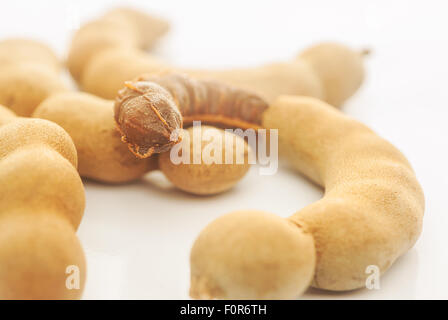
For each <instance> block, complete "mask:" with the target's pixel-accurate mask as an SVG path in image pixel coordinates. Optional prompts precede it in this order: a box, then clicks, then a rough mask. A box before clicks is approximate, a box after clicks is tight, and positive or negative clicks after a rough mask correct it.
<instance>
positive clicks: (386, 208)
mask: <svg viewBox="0 0 448 320" xmlns="http://www.w3.org/2000/svg"><path fill="white" fill-rule="evenodd" d="M263 125H264V126H265V127H266V128H269V129H278V133H279V150H280V154H281V155H283V156H285V157H286V158H287V159H288V160H289V162H290V163H291V164H292V165H293V167H294V168H296V169H297V170H298V171H299V172H301V173H303V174H304V175H306V176H307V177H308V178H310V179H311V180H313V181H315V182H316V183H318V184H320V185H322V186H323V187H324V188H325V195H324V197H323V198H322V199H321V200H320V201H318V202H316V203H313V204H311V205H309V206H307V207H305V208H304V209H302V210H300V211H298V212H297V213H295V214H294V215H293V216H291V217H290V218H288V219H284V218H281V217H278V216H275V215H272V214H269V213H265V212H257V211H239V212H236V213H231V214H228V215H225V216H223V217H221V218H219V219H217V220H216V221H214V222H212V223H211V224H210V225H208V226H207V227H206V228H205V229H204V230H203V231H202V232H201V234H200V235H199V237H198V238H197V240H196V241H195V244H194V246H193V248H192V251H191V289H190V294H191V295H192V297H194V298H230V299H232V298H245V299H251V298H252V299H264V298H277V299H286V298H295V297H297V296H298V295H300V294H301V293H302V292H303V291H304V290H306V288H307V287H308V285H309V284H310V283H312V285H313V286H314V287H317V288H321V289H326V290H334V291H340V290H352V289H357V288H361V287H364V286H365V283H366V279H367V277H368V276H369V275H368V274H366V269H367V267H369V266H376V267H378V269H379V270H380V272H381V273H384V272H385V271H386V270H387V269H388V268H389V267H390V266H391V265H392V264H393V263H394V261H396V259H397V258H398V257H400V256H401V255H402V254H403V253H405V252H406V251H407V250H409V249H410V248H411V247H412V246H413V245H414V243H415V242H416V241H417V239H418V237H419V235H420V232H421V228H422V220H423V214H424V196H423V191H422V189H421V187H420V185H419V183H418V181H417V179H416V177H415V173H414V172H413V170H412V168H411V166H410V164H409V162H408V161H407V159H406V158H405V157H404V156H403V155H402V154H401V152H400V151H398V150H397V149H396V148H395V147H394V146H392V145H391V144H390V143H389V142H387V141H386V140H384V139H382V138H380V137H379V136H377V135H376V134H375V133H374V132H373V131H372V130H370V129H369V128H367V127H366V126H365V125H363V124H361V123H359V122H358V121H355V120H353V119H351V118H349V117H347V116H345V115H343V114H342V113H340V112H339V111H337V110H335V109H334V108H331V106H330V105H328V104H326V103H324V102H322V101H319V100H317V99H314V98H310V97H294V96H282V97H280V98H278V99H277V100H276V101H275V102H274V103H273V104H272V105H271V106H270V107H269V108H268V109H267V110H266V111H265V113H264V114H263ZM242 253H245V254H244V255H243V256H244V258H243V259H236V257H237V256H240V257H241V256H242ZM310 270H311V272H310Z"/></svg>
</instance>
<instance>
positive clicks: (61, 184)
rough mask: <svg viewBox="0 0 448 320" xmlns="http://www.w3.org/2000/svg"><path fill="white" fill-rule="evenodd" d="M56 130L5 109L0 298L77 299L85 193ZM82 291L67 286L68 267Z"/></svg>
mask: <svg viewBox="0 0 448 320" xmlns="http://www.w3.org/2000/svg"><path fill="white" fill-rule="evenodd" d="M76 165H77V156H76V149H75V147H74V145H73V142H72V140H71V138H70V137H69V136H68V134H67V133H66V132H65V131H64V130H63V129H62V128H61V127H59V126H58V125H56V124H54V123H52V122H49V121H47V120H41V119H24V118H18V117H15V116H14V114H13V113H12V112H11V111H9V110H8V109H6V108H5V107H2V106H0V181H2V183H1V184H0V299H79V298H80V297H81V295H82V292H83V288H84V283H85V276H86V272H85V271H86V266H85V264H86V263H85V257H84V253H83V251H82V248H81V245H80V243H79V240H78V239H77V237H76V234H75V231H76V229H77V228H78V226H79V223H80V221H81V218H82V215H83V211H84V206H85V197H84V187H83V185H82V181H81V179H80V177H79V175H78V173H77V171H76ZM69 266H75V267H76V268H78V271H79V273H78V275H79V279H78V280H79V281H77V284H78V285H79V287H76V288H74V289H73V290H71V289H69V288H68V287H67V285H66V284H67V283H66V281H67V277H68V276H69V275H68V274H66V272H67V268H68V267H69Z"/></svg>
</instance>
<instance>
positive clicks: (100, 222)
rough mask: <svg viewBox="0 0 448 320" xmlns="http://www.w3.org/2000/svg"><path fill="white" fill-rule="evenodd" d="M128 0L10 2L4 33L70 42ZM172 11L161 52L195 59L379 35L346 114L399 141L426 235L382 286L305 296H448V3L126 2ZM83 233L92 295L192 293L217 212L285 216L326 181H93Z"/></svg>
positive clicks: (244, 57)
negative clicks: (195, 184)
mask: <svg viewBox="0 0 448 320" xmlns="http://www.w3.org/2000/svg"><path fill="white" fill-rule="evenodd" d="M117 3H120V1H98V0H95V1H91V0H89V1H86V0H84V1H49V0H47V1H42V0H41V1H23V0H14V1H1V4H0V37H2V38H4V37H10V36H13V35H28V36H34V37H37V38H41V39H43V40H45V41H47V42H48V43H50V44H52V45H53V47H55V48H56V49H57V50H58V51H59V53H61V54H64V53H65V50H66V48H67V44H68V43H69V39H70V34H69V32H70V29H71V28H73V22H75V25H76V21H78V18H79V20H80V21H83V20H85V19H88V18H90V17H93V16H95V15H96V14H99V13H100V12H102V10H104V9H105V8H106V7H107V6H110V5H113V4H117ZM126 3H134V4H135V5H136V6H139V7H146V8H147V9H148V11H149V12H153V13H158V14H160V15H162V16H164V17H166V18H168V19H169V20H171V21H172V22H173V28H172V31H171V33H170V34H169V36H168V37H166V38H165V39H164V40H163V41H162V43H161V44H160V46H159V47H158V48H157V49H156V54H157V55H159V56H161V57H164V58H165V59H167V60H170V61H172V62H175V63H178V64H182V65H187V66H201V67H203V66H210V67H212V66H220V67H227V66H238V65H241V66H243V65H248V64H250V65H256V64H259V63H263V62H268V61H275V60H279V59H289V58H292V57H294V56H295V55H296V54H297V52H298V51H299V50H300V49H301V48H304V47H306V46H307V45H309V44H312V43H315V42H317V41H319V40H327V39H329V40H337V41H342V42H343V43H347V44H350V45H352V46H354V47H360V48H362V47H365V46H367V47H369V48H371V49H372V50H373V54H372V55H371V56H370V57H369V59H368V60H367V69H368V73H367V74H368V77H367V81H366V82H365V84H364V86H363V87H362V89H361V90H360V91H359V93H358V94H357V95H356V96H355V97H353V98H352V99H351V100H350V101H349V102H348V103H347V105H346V106H345V108H344V112H346V113H347V114H349V115H351V116H353V117H355V118H357V119H359V120H361V121H363V122H365V123H366V124H368V125H369V126H371V127H372V128H373V129H375V130H376V131H377V132H378V133H379V134H380V135H382V136H384V137H386V138H387V139H388V140H390V141H391V142H392V143H394V144H395V145H396V146H398V147H399V148H400V149H401V150H402V151H403V152H404V153H405V154H406V155H407V157H408V158H409V160H410V161H411V163H412V164H413V166H414V168H415V170H416V172H417V175H418V178H419V180H420V182H421V184H422V186H423V189H424V190H425V194H426V199H427V209H426V217H425V221H424V230H423V234H422V236H421V238H420V240H419V242H418V243H417V245H416V247H415V248H414V249H412V250H411V251H410V252H409V253H408V254H406V255H405V256H404V257H403V258H402V259H400V260H399V261H398V262H397V263H396V264H395V265H394V266H393V267H392V268H391V269H390V270H389V272H388V273H387V274H386V275H385V276H383V277H382V279H381V280H382V281H381V289H380V290H378V291H368V290H359V291H353V292H348V293H328V292H322V291H317V290H310V291H309V292H308V293H307V294H306V295H305V296H304V298H310V299H314V298H324V299H326V298H330V299H335V298H337V299H340V298H352V299H361V298H362V299H364V298H366V299H372V298H373V299H376V298H385V299H389V298H406V299H407V298H410V299H414V298H424V299H426V298H445V299H446V298H448V293H447V292H446V285H447V284H448V272H447V270H446V268H447V266H448V250H447V249H446V245H447V242H448V232H447V229H448V217H447V213H448V212H447V209H446V208H447V205H446V203H445V201H447V200H446V199H447V197H446V194H445V192H446V190H447V183H448V175H447V173H446V167H447V165H448V151H447V146H448V143H447V141H446V138H447V134H448V129H447V128H448V124H447V119H448V111H447V109H448V93H447V92H448V90H447V79H448V64H447V57H448V43H447V37H446V30H447V29H448V20H447V19H446V13H447V10H448V5H447V2H446V1H375V2H373V1H279V0H276V1H242V0H237V1H229V0H227V1H220V2H218V1H205V0H204V1H166V0H164V1H145V2H143V1H126ZM86 192H87V208H86V211H85V217H84V220H83V222H82V225H81V228H80V230H79V233H78V234H79V237H80V239H81V241H82V243H83V246H84V248H85V251H86V254H87V259H88V282H87V287H86V291H85V295H84V297H85V298H86V299H95V298H101V299H109V298H115V299H122V298H123V299H129V298H132V299H165V298H169V299H184V298H188V287H189V264H188V256H189V251H190V247H191V244H192V243H193V241H194V239H195V237H196V236H197V235H198V233H199V232H200V230H201V229H202V228H203V227H204V226H205V225H206V224H207V223H208V222H210V221H212V220H213V219H214V218H216V217H218V216H220V215H222V214H224V213H227V212H229V211H233V210H236V209H244V208H254V209H263V210H267V211H270V212H274V213H278V214H279V215H281V216H288V215H289V214H291V213H293V212H295V211H297V210H298V209H300V208H302V207H304V206H305V205H307V204H309V203H311V202H313V201H315V200H317V199H319V198H320V197H321V195H322V194H321V191H320V190H319V189H317V188H316V187H314V186H313V185H311V184H309V183H308V182H307V181H305V180H304V179H303V178H301V177H300V176H299V175H297V174H295V173H293V172H290V171H288V170H286V169H282V170H280V171H279V173H278V174H277V175H275V176H271V177H266V176H265V177H260V176H259V175H258V171H257V170H256V168H254V169H253V170H252V171H251V173H250V174H249V176H247V177H246V178H245V179H244V180H243V181H242V182H241V183H240V184H239V185H238V186H237V188H235V189H234V190H232V191H231V192H229V193H226V194H223V195H220V196H216V197H210V198H199V197H194V196H190V195H187V194H184V193H181V192H179V191H176V190H175V189H173V188H172V187H171V186H170V184H169V183H168V182H167V181H166V180H165V179H164V178H163V177H162V176H161V174H159V173H155V174H150V175H149V177H148V178H147V179H145V180H144V181H142V182H138V183H133V184H130V185H125V186H119V187H117V186H106V185H101V184H96V183H93V182H86Z"/></svg>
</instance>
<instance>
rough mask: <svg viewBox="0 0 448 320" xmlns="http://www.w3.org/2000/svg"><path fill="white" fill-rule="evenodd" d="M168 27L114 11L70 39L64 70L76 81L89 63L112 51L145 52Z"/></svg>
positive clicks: (129, 11) (155, 20)
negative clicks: (98, 55)
mask: <svg viewBox="0 0 448 320" xmlns="http://www.w3.org/2000/svg"><path fill="white" fill-rule="evenodd" d="M168 28H169V26H168V23H167V22H166V21H164V20H162V19H159V18H156V17H153V16H150V15H147V14H145V13H143V12H140V11H137V10H133V9H129V8H116V9H113V10H111V11H109V12H107V13H106V14H105V15H104V16H103V17H101V18H99V19H97V20H95V21H91V22H89V23H87V24H85V25H84V26H82V27H81V28H80V29H79V30H78V31H77V32H76V34H75V35H74V37H73V40H72V44H71V48H70V51H69V54H68V58H67V66H68V69H69V71H70V73H71V74H72V76H73V78H74V79H75V80H76V81H79V80H80V79H81V77H82V74H83V71H84V68H85V66H86V65H87V64H88V62H89V61H90V59H91V58H92V57H94V56H95V55H96V54H98V53H99V52H101V51H102V50H105V49H108V48H114V47H128V48H140V49H147V48H149V47H151V46H152V45H153V44H154V43H155V42H156V40H157V39H158V38H160V37H161V36H162V35H163V34H165V33H166V32H167V30H168Z"/></svg>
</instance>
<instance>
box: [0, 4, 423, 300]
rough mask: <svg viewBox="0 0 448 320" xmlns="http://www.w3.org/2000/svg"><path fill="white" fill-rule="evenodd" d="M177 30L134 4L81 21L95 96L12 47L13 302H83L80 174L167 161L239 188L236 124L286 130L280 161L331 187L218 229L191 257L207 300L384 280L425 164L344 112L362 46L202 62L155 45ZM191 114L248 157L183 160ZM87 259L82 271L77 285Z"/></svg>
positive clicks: (0, 52) (55, 65) (0, 121)
mask: <svg viewBox="0 0 448 320" xmlns="http://www.w3.org/2000/svg"><path fill="white" fill-rule="evenodd" d="M168 29H169V25H168V23H167V22H166V21H164V20H162V19H159V18H156V17H152V16H149V15H147V14H145V13H143V12H140V11H136V10H133V9H127V8H119V9H113V10H111V11H109V12H107V13H106V14H104V15H103V16H101V17H100V18H98V19H96V20H95V21H91V22H89V23H87V24H85V25H84V26H82V27H81V28H80V29H79V30H78V31H77V32H76V33H75V35H74V37H73V40H72V44H71V47H70V49H69V52H68V58H67V61H66V67H67V68H68V70H69V71H70V73H71V75H72V76H73V79H74V80H75V81H76V82H77V84H78V86H79V88H80V89H81V90H82V91H84V92H80V91H75V90H71V89H70V88H69V87H68V86H67V85H65V84H64V82H63V81H62V80H61V78H60V75H59V72H60V71H61V69H62V68H63V64H62V63H60V61H59V59H58V58H57V57H56V55H55V54H54V53H53V52H52V50H51V49H49V48H48V47H47V46H46V45H44V44H42V43H39V42H36V41H33V40H28V39H8V40H3V41H1V42H0V67H1V68H2V73H0V181H1V182H2V183H1V184H0V299H79V298H81V297H82V292H83V289H84V286H85V280H86V261H85V257H84V253H83V249H82V247H81V245H80V242H79V240H78V239H77V237H76V229H77V227H78V226H79V224H80V222H81V219H82V216H83V211H84V203H85V199H84V188H83V184H82V180H81V177H83V178H87V179H92V180H96V181H100V182H103V183H110V184H120V183H125V182H129V181H133V180H137V179H140V178H141V177H143V176H144V175H145V174H147V173H148V172H150V171H153V170H161V171H162V172H163V173H164V175H165V176H166V177H167V178H168V179H169V180H170V181H171V182H172V183H173V185H174V186H176V187H177V188H179V189H181V190H183V191H185V192H189V193H193V194H198V195H210V194H218V193H221V192H224V191H226V190H229V189H231V188H232V187H233V186H235V184H236V183H238V181H240V180H241V179H242V178H243V177H244V176H245V174H246V173H247V172H248V170H249V167H250V164H249V163H248V161H247V158H248V155H249V153H250V147H249V145H248V144H247V142H246V141H244V139H243V138H241V137H239V136H237V135H234V134H232V133H229V132H227V131H224V128H241V129H254V130H257V129H261V128H264V129H277V130H278V134H279V136H278V142H279V150H280V156H281V157H284V158H285V159H287V160H288V161H289V163H290V164H291V165H292V166H293V167H294V168H295V169H296V170H297V171H298V172H299V173H301V174H303V175H305V176H306V177H308V178H309V179H311V180H312V181H314V182H315V183H316V184H318V185H320V186H322V188H324V190H325V195H324V197H323V198H322V199H321V200H319V201H318V202H316V203H313V204H311V205H309V206H307V207H305V208H303V209H301V210H299V211H298V212H296V213H294V214H293V215H292V216H291V217H289V218H287V219H285V218H280V217H279V216H277V215H274V214H271V213H267V212H259V211H254V210H246V211H237V212H233V213H230V214H227V215H224V216H222V217H220V218H218V219H217V220H215V221H214V222H212V223H211V224H209V225H208V226H207V227H206V228H205V229H204V230H203V231H202V232H201V233H200V235H199V236H198V238H197V239H196V241H195V243H194V245H193V248H192V251H191V288H190V295H191V296H192V297H193V298H197V299H212V298H218V299H293V298H297V297H299V296H300V295H301V294H302V293H303V292H304V291H305V290H306V289H307V288H308V287H309V286H313V287H316V288H321V289H326V290H332V291H343V290H352V289H358V288H361V287H363V286H364V285H365V280H366V276H367V275H366V273H365V270H366V267H368V266H371V265H374V266H377V267H378V268H379V270H380V271H381V273H384V272H386V270H387V269H388V268H389V267H390V266H391V265H392V264H393V263H394V261H395V260H396V259H397V258H399V257H400V256H401V255H402V254H404V253H405V252H406V251H408V250H409V249H410V248H412V247H413V245H414V243H415V242H416V241H417V239H418V237H419V235H420V232H421V229H422V220H423V213H424V196H423V192H422V190H421V187H420V185H419V183H418V181H417V179H416V176H415V173H414V171H413V169H412V167H411V165H410V164H409V163H408V161H407V159H406V158H405V157H404V156H403V155H402V154H401V152H400V151H399V150H398V149H397V148H395V147H394V146H393V145H391V144H390V143H389V142H387V141H386V140H384V139H383V138H381V137H379V136H378V135H377V134H375V133H374V132H373V131H372V130H370V129H369V128H367V127H366V126H365V125H364V124H362V123H360V122H358V121H356V120H354V119H352V118H350V117H348V116H346V115H344V114H343V113H342V112H341V111H339V110H338V109H337V107H340V106H341V105H342V104H343V103H344V102H345V101H346V100H347V99H348V98H350V97H351V96H352V95H353V94H354V93H355V92H356V91H357V90H358V88H359V87H360V86H361V84H362V81H363V78H364V66H363V52H360V51H356V50H352V49H350V48H348V47H346V46H344V45H341V44H337V43H322V44H318V45H316V46H313V47H311V48H308V49H306V50H305V51H303V52H302V53H301V54H300V55H299V56H298V57H297V58H295V59H293V60H291V61H286V62H278V63H272V64H267V65H263V66H259V67H252V68H245V69H244V68H243V69H234V70H192V69H187V68H180V67H177V66H172V65H169V64H168V63H166V62H163V61H160V60H159V59H156V58H154V57H153V56H151V54H150V53H148V52H147V50H148V49H149V48H151V47H152V46H153V45H154V44H155V43H156V41H157V40H158V39H159V38H160V37H161V36H162V35H164V34H165V32H166V31H167V30H168ZM193 121H202V122H203V123H206V124H208V125H207V126H203V127H202V128H201V129H202V130H201V131H200V133H199V134H202V135H204V134H206V135H217V136H219V137H220V138H222V139H232V140H238V141H240V142H241V143H242V145H244V148H242V149H238V148H236V147H235V148H234V149H233V156H234V157H235V158H237V157H242V158H243V159H245V161H243V162H242V163H235V162H233V163H234V164H231V165H229V164H217V163H200V164H185V163H181V164H174V163H173V162H172V161H171V159H170V150H172V149H173V148H175V147H179V146H182V148H185V149H182V150H189V152H188V153H189V154H190V156H191V157H193V156H194V153H195V152H196V151H197V150H194V149H193V146H192V145H191V144H190V141H189V140H188V139H182V138H183V135H184V134H185V135H188V134H195V130H198V129H197V128H196V127H189V126H190V125H191V124H192V123H193ZM188 127H189V128H188ZM184 128H185V129H184ZM178 130H179V131H180V132H181V133H180V134H179V135H178V136H176V137H177V138H176V139H173V132H176V131H178ZM182 130H184V131H182ZM196 133H197V132H196ZM236 145H237V144H235V143H234V144H233V146H236ZM202 147H204V146H202ZM223 154H224V152H223ZM73 266H76V267H77V268H78V269H77V270H76V272H78V273H79V275H80V280H79V281H78V282H77V283H71V284H67V281H68V280H67V273H69V272H70V270H73V269H70V268H71V267H73ZM73 287H76V290H73Z"/></svg>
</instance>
